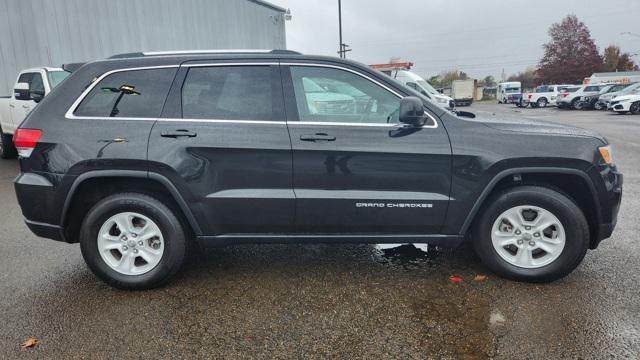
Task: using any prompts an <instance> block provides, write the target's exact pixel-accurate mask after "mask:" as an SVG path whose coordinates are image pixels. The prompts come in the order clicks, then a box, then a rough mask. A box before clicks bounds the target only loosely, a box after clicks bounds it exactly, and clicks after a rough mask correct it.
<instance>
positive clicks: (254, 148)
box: [14, 51, 622, 288]
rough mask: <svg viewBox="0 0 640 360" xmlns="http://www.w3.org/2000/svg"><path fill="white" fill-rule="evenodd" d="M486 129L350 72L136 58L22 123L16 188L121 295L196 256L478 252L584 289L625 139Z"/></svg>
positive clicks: (76, 76) (232, 57)
mask: <svg viewBox="0 0 640 360" xmlns="http://www.w3.org/2000/svg"><path fill="white" fill-rule="evenodd" d="M463 115H466V116H463ZM471 116H472V114H468V113H467V114H462V113H460V114H457V113H455V112H452V111H449V110H445V109H443V108H441V107H439V106H437V105H435V104H434V103H432V102H430V101H429V100H428V99H426V98H424V97H423V96H422V95H420V94H418V93H416V92H414V91H413V90H412V89H409V88H407V87H405V86H403V85H402V84H399V83H397V82H395V81H394V80H392V79H391V78H389V77H387V76H385V75H383V74H381V73H378V72H376V71H374V70H371V69H369V68H367V67H366V66H363V65H361V64H358V63H355V62H351V61H345V60H339V59H335V58H328V57H316V56H303V55H300V54H297V53H293V52H288V51H271V52H268V51H267V52H243V53H233V52H228V53H215V52H208V53H204V52H202V53H199V52H192V53H154V54H142V53H138V54H125V55H119V56H115V57H113V58H110V59H107V60H104V61H97V62H93V63H89V64H86V65H84V66H82V67H81V68H80V69H79V70H77V71H76V72H74V73H73V74H72V75H71V76H70V77H69V78H67V80H66V81H64V82H63V83H62V84H61V85H60V86H59V87H57V88H56V89H55V90H54V91H53V92H52V93H51V94H50V95H48V96H47V97H46V98H45V99H44V100H43V101H42V102H41V103H40V104H39V105H38V106H37V107H36V108H35V109H34V110H33V112H32V113H31V114H30V115H29V117H28V118H27V119H26V120H25V121H24V122H23V123H22V125H21V126H20V129H19V130H18V131H17V132H16V134H15V136H14V142H15V145H16V147H17V148H18V150H19V153H20V155H21V160H20V166H21V175H20V176H19V177H18V178H17V179H16V181H15V187H16V192H17V195H18V200H19V202H20V206H21V207H22V211H23V213H24V216H25V218H26V223H27V225H28V226H29V228H30V229H31V230H32V231H33V232H34V233H35V234H37V235H39V236H42V237H47V238H52V239H55V240H62V241H66V242H69V243H75V242H79V243H80V247H81V249H82V254H83V256H84V258H85V260H86V262H87V263H88V265H89V267H90V268H91V269H92V270H93V271H94V272H95V273H96V274H97V275H98V276H99V277H101V278H102V279H103V280H105V281H106V282H108V283H110V284H111V285H113V286H116V287H120V288H149V287H154V286H158V285H160V284H162V283H164V282H165V281H166V280H167V279H168V278H169V277H170V276H171V275H173V274H174V273H176V271H178V269H179V268H180V266H181V265H182V263H183V261H184V259H185V252H186V249H187V247H188V246H189V245H190V244H192V243H194V242H195V241H198V242H200V243H210V244H240V243H249V242H253V243H273V242H362V243H380V242H382V243H394V242H395V243H406V242H420V243H430V244H436V245H441V246H455V245H458V244H459V243H461V242H462V241H463V240H464V239H465V238H468V239H469V240H470V241H473V244H474V246H475V250H476V251H477V253H478V255H479V256H480V258H481V259H482V260H483V261H484V263H485V264H486V265H487V266H488V267H489V268H490V269H491V270H493V271H495V272H496V273H498V274H500V275H502V276H505V277H508V278H511V279H517V280H524V281H551V280H554V279H558V278H560V277H563V276H565V275H567V274H568V273H569V272H571V271H572V270H573V269H574V268H575V267H576V266H577V265H578V264H579V263H580V262H581V260H582V259H583V257H584V255H585V253H586V251H587V249H588V248H590V249H595V248H596V247H597V246H598V243H599V242H600V241H601V240H602V239H605V238H607V237H609V236H610V235H611V233H612V231H613V228H614V226H615V223H616V217H617V212H618V209H619V205H620V199H621V187H622V176H621V175H620V174H619V173H618V172H617V170H616V167H615V166H614V165H613V162H612V158H611V153H610V148H609V146H608V144H607V142H606V140H605V139H603V138H602V137H601V136H599V135H597V134H594V133H591V132H588V131H586V130H581V129H576V128H571V127H566V126H560V125H554V124H550V123H543V122H532V121H529V120H523V119H515V120H514V119H508V118H500V117H496V116H494V115H490V114H488V115H485V116H482V117H481V116H477V117H475V118H472V117H471Z"/></svg>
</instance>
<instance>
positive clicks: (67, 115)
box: [65, 60, 438, 129]
mask: <svg viewBox="0 0 640 360" xmlns="http://www.w3.org/2000/svg"><path fill="white" fill-rule="evenodd" d="M277 64H279V65H289V66H312V67H326V68H333V69H338V70H344V71H348V72H350V73H353V74H356V75H358V76H360V77H362V78H365V79H367V80H369V81H371V82H373V83H374V84H376V85H378V86H380V87H382V88H384V89H385V90H387V91H389V92H390V93H392V94H394V95H395V96H397V97H398V98H399V99H402V98H403V97H404V96H402V95H401V94H400V93H398V92H397V91H395V90H393V89H391V88H390V87H388V86H386V85H384V84H382V83H380V82H379V81H377V80H375V79H373V78H371V77H369V76H367V75H364V74H362V73H360V72H358V71H355V70H352V69H349V68H347V67H344V66H339V65H332V64H319V63H305V62H285V63H283V62H279V61H277V60H275V61H267V62H229V63H225V62H215V63H196V64H181V65H178V64H176V65H158V66H141V67H132V68H123V69H114V70H110V71H107V72H105V73H104V74H102V75H100V76H99V77H98V78H97V79H96V80H95V81H93V82H92V83H91V84H90V85H89V86H88V87H87V88H86V89H85V90H84V91H83V92H82V93H81V94H80V96H79V97H78V98H77V99H76V100H75V101H74V102H73V104H71V106H70V107H69V109H68V110H67V112H66V113H65V118H66V119H79V120H120V121H162V122H178V121H183V122H184V121H186V122H209V123H238V124H288V125H300V126H362V127H386V128H396V127H403V126H405V124H402V123H397V124H385V123H350V122H331V121H326V122H324V121H269V120H229V119H185V118H147V117H108V116H76V115H75V114H74V112H75V111H76V110H77V108H78V106H80V103H82V101H83V100H84V98H85V97H86V96H87V95H88V94H89V92H91V90H93V88H94V87H96V86H97V85H98V84H99V83H100V82H101V81H102V80H104V78H106V77H107V76H109V75H111V74H115V73H119V72H125V71H138V70H152V69H172V68H179V67H211V66H267V65H277ZM425 115H427V116H428V117H429V118H430V119H431V120H432V121H433V125H423V126H422V128H433V129H435V128H437V127H438V121H437V120H436V119H435V117H434V116H432V115H431V114H430V113H429V112H426V111H425Z"/></svg>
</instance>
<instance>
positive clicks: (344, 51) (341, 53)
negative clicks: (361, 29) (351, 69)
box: [338, 0, 351, 59]
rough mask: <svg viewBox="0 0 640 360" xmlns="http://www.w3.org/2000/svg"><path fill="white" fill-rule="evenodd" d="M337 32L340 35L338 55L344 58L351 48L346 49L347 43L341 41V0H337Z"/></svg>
mask: <svg viewBox="0 0 640 360" xmlns="http://www.w3.org/2000/svg"><path fill="white" fill-rule="evenodd" d="M338 33H339V36H340V43H339V44H338V55H339V56H340V58H341V59H344V58H346V57H347V52H349V51H351V49H347V48H348V47H349V45H347V44H345V43H343V42H342V0H338Z"/></svg>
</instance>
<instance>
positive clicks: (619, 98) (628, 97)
mask: <svg viewBox="0 0 640 360" xmlns="http://www.w3.org/2000/svg"><path fill="white" fill-rule="evenodd" d="M613 100H615V101H618V102H621V101H635V100H640V95H621V96H616V97H615V98H614V99H613Z"/></svg>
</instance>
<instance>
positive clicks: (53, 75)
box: [47, 71, 71, 90]
mask: <svg viewBox="0 0 640 360" xmlns="http://www.w3.org/2000/svg"><path fill="white" fill-rule="evenodd" d="M70 74H71V73H70V72H66V71H47V78H48V79H49V85H51V90H53V89H54V88H55V87H56V86H58V85H59V84H60V83H61V82H62V80H64V79H66V78H67V76H69V75H70Z"/></svg>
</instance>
